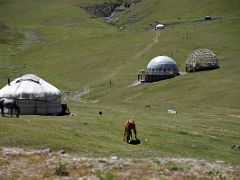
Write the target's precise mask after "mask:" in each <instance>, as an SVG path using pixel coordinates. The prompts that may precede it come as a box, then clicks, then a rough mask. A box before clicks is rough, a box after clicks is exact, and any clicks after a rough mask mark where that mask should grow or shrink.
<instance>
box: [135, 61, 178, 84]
mask: <svg viewBox="0 0 240 180" xmlns="http://www.w3.org/2000/svg"><path fill="white" fill-rule="evenodd" d="M178 75H179V70H178V67H177V64H176V62H175V61H174V60H173V59H172V58H170V57H167V56H157V57H155V58H153V59H152V60H151V61H150V62H149V64H148V65H147V69H146V70H141V71H140V72H139V73H138V81H141V82H154V81H160V80H164V79H169V78H173V77H175V76H178Z"/></svg>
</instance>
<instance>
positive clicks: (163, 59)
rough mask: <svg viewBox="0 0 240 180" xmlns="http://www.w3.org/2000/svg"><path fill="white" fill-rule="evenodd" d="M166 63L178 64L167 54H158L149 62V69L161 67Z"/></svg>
mask: <svg viewBox="0 0 240 180" xmlns="http://www.w3.org/2000/svg"><path fill="white" fill-rule="evenodd" d="M166 65H174V66H177V65H176V62H175V61H174V60H173V59H172V58H170V57H167V56H157V57H155V58H153V59H152V60H151V61H150V62H149V64H148V65H147V69H154V68H160V67H162V66H166Z"/></svg>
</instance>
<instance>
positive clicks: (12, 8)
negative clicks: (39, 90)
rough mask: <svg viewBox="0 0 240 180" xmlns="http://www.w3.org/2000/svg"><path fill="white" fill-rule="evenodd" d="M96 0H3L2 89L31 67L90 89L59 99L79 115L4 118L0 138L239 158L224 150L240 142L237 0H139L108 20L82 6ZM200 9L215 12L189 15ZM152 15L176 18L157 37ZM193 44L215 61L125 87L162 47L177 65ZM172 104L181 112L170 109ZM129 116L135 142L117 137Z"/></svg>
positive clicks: (78, 149)
mask: <svg viewBox="0 0 240 180" xmlns="http://www.w3.org/2000/svg"><path fill="white" fill-rule="evenodd" d="M96 2H99V1H94V0H91V1H84V0H48V1H46V0H42V1H33V0H0V85H1V87H3V86H4V85H5V84H6V83H7V78H9V77H10V78H11V79H13V78H16V77H18V76H19V75H22V74H26V73H33V74H36V75H38V76H40V77H42V78H43V79H45V80H46V81H48V82H50V83H52V84H53V85H55V86H56V87H58V88H59V89H60V90H61V91H62V92H64V91H69V92H70V91H81V90H83V88H84V86H89V88H90V93H89V94H86V95H84V96H82V99H83V101H84V102H76V101H74V100H73V99H72V98H68V99H66V100H65V101H64V102H66V103H68V105H69V107H70V110H71V112H72V113H74V114H76V115H75V116H69V117H54V116H47V117H46V116H21V117H20V118H19V119H15V118H14V119H11V118H2V117H1V119H0V146H1V147H4V146H13V147H15V146H18V147H34V148H43V147H51V148H53V149H59V148H61V147H64V148H65V149H66V150H67V151H70V152H74V153H79V154H83V155H86V156H108V155H117V156H123V157H154V156H178V157H194V158H199V159H202V158H203V159H207V160H225V161H227V162H232V163H235V164H239V163H240V161H239V151H237V150H233V149H231V148H230V146H231V145H232V144H237V143H238V144H239V143H240V133H239V128H240V119H239V118H240V117H239V116H240V110H239V107H240V95H239V89H240V83H239V82H240V76H239V72H240V61H239V48H240V18H239V17H240V11H239V9H240V2H239V0H222V1H215V0H202V1H196V0H184V1H176V0H164V1H160V0H145V1H142V2H140V3H134V4H133V5H132V6H131V7H130V9H128V10H126V11H123V10H122V9H121V14H119V18H118V19H113V20H112V21H111V23H106V22H105V21H104V20H103V19H100V18H92V16H91V15H90V14H89V13H88V12H86V10H85V9H84V8H83V7H88V6H91V5H94V4H96ZM102 2H104V1H102ZM129 10H130V11H129ZM205 15H210V16H213V17H218V18H219V19H213V20H211V21H202V22H195V21H197V20H201V19H203V17H204V16H205ZM133 18H135V19H138V21H137V22H134V23H133V22H132V21H130V19H133ZM155 21H159V22H161V23H166V24H172V25H170V26H168V27H167V28H166V29H165V30H164V31H161V32H160V36H159V37H157V34H156V32H155V31H154V30H153V27H151V25H150V24H153V23H154V22H155ZM121 27H124V28H121ZM120 29H123V31H122V30H120ZM154 39H155V41H154ZM196 48H207V49H211V50H212V51H213V52H214V53H216V54H217V56H218V57H219V60H220V69H217V70H213V71H205V72H198V73H192V74H186V75H181V76H179V77H176V78H174V79H170V80H166V81H161V82H158V83H153V84H142V85H140V86H129V85H131V84H132V83H133V82H134V81H135V80H136V78H137V73H138V71H139V70H140V69H143V68H145V67H146V65H147V64H148V62H149V60H150V59H152V58H154V57H155V56H158V55H167V56H171V57H172V58H173V59H174V60H175V61H176V62H177V64H178V65H179V67H180V71H182V72H183V71H184V70H185V60H186V58H187V55H188V54H189V53H191V52H192V51H193V50H195V49H196ZM110 80H111V82H112V84H111V86H110V84H109V81H110ZM93 101H94V102H98V103H92V102H93ZM169 108H171V109H175V110H177V111H178V114H177V115H172V114H167V109H169ZM99 110H101V111H103V116H99V115H98V111H99ZM127 118H133V119H135V120H136V122H137V130H138V133H139V134H138V135H139V138H140V139H141V141H142V143H141V145H138V146H132V145H128V144H126V143H125V142H123V141H122V138H123V137H122V134H123V125H124V121H125V119H127Z"/></svg>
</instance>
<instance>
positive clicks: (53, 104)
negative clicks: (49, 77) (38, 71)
mask: <svg viewBox="0 0 240 180" xmlns="http://www.w3.org/2000/svg"><path fill="white" fill-rule="evenodd" d="M0 98H8V99H14V100H16V103H17V104H18V106H19V107H20V114H38V115H49V114H58V113H60V112H61V111H62V105H61V92H60V91H59V90H58V89H57V88H56V87H54V86H53V85H51V84H49V83H48V82H46V81H44V80H43V79H41V78H39V77H38V76H36V75H33V74H26V75H24V76H22V77H19V78H17V79H15V80H13V81H12V82H10V83H9V84H8V85H6V86H5V87H3V88H2V89H1V90H0Z"/></svg>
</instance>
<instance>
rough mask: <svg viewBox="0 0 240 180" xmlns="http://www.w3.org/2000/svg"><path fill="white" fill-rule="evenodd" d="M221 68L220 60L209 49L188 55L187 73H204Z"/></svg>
mask: <svg viewBox="0 0 240 180" xmlns="http://www.w3.org/2000/svg"><path fill="white" fill-rule="evenodd" d="M216 68H219V64H218V58H217V56H216V54H214V52H212V51H211V50H209V49H197V50H195V51H193V52H192V53H191V54H189V55H188V57H187V60H186V72H194V71H204V70H211V69H216Z"/></svg>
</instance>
